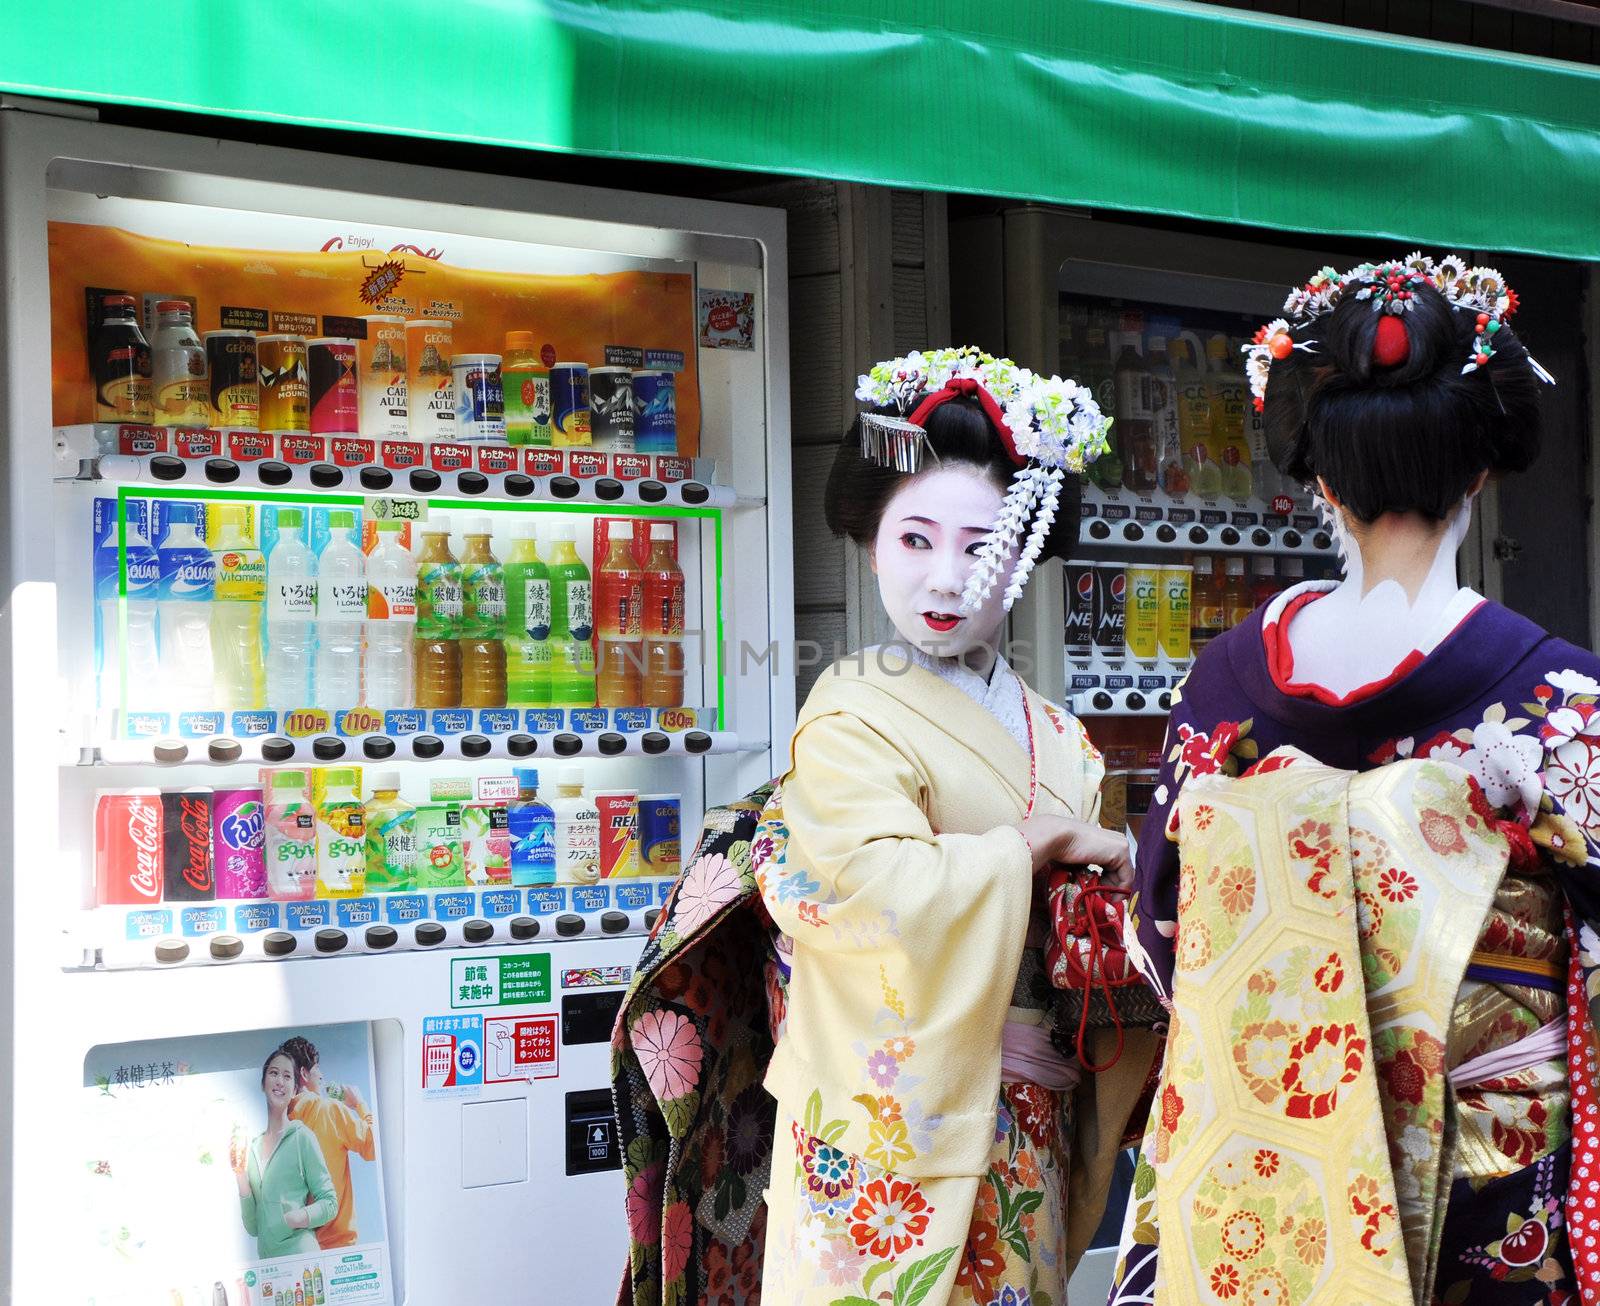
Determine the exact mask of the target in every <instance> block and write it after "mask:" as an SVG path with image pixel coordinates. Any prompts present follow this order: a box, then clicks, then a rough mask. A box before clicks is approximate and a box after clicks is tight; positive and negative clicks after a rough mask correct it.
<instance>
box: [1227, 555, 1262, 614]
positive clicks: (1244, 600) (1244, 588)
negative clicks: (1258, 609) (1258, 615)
mask: <svg viewBox="0 0 1600 1306" xmlns="http://www.w3.org/2000/svg"><path fill="white" fill-rule="evenodd" d="M1224 567H1225V568H1226V575H1225V577H1224V579H1223V582H1222V609H1223V611H1222V622H1223V628H1224V629H1225V630H1232V629H1233V628H1234V627H1235V626H1237V625H1238V624H1239V623H1240V622H1241V621H1243V620H1244V619H1245V618H1246V617H1248V616H1249V615H1250V613H1251V612H1252V611H1254V609H1255V605H1254V604H1253V603H1252V602H1251V601H1250V580H1249V578H1248V577H1247V576H1246V575H1245V574H1244V559H1243V558H1240V557H1233V558H1229V559H1227V561H1226V562H1225V563H1224Z"/></svg>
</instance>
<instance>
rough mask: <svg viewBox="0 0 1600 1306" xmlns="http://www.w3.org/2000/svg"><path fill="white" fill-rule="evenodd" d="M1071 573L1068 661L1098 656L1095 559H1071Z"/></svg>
mask: <svg viewBox="0 0 1600 1306" xmlns="http://www.w3.org/2000/svg"><path fill="white" fill-rule="evenodd" d="M1065 570H1066V575H1067V661H1069V662H1087V661H1089V660H1090V658H1092V657H1093V656H1094V563H1092V562H1085V561H1084V560H1083V559H1082V558H1077V559H1072V560H1069V561H1068V563H1067V565H1066V568H1065Z"/></svg>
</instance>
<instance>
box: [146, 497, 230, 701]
mask: <svg viewBox="0 0 1600 1306" xmlns="http://www.w3.org/2000/svg"><path fill="white" fill-rule="evenodd" d="M189 511H190V512H191V513H192V512H193V511H194V510H193V509H190V510H189ZM156 558H157V561H158V563H159V567H160V573H161V579H160V585H159V590H158V595H157V599H158V602H159V603H160V614H159V615H160V625H161V678H162V683H163V685H164V687H165V695H164V696H165V698H166V701H167V705H168V706H170V707H173V708H178V709H183V708H199V707H209V706H211V703H212V681H213V678H214V676H215V669H214V667H213V665H212V660H211V603H212V600H213V598H214V597H215V596H216V589H217V569H216V564H215V563H214V562H213V561H212V559H211V550H210V549H208V548H206V542H205V541H204V540H202V539H201V538H200V534H199V532H198V531H197V530H196V529H195V524H194V520H193V517H192V516H191V517H190V518H188V519H186V520H177V521H174V522H173V523H172V525H171V526H169V527H168V528H167V535H166V538H165V539H164V540H162V541H161V547H160V548H158V549H157V550H156Z"/></svg>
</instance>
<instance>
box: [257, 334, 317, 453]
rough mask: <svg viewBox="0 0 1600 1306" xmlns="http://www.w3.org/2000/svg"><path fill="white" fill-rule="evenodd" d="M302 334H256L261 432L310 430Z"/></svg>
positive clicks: (307, 379) (306, 373) (307, 380)
mask: <svg viewBox="0 0 1600 1306" xmlns="http://www.w3.org/2000/svg"><path fill="white" fill-rule="evenodd" d="M306 353H307V351H306V340H305V337H304V336H289V335H273V336H257V337H256V380H257V381H258V382H259V384H260V397H261V429H262V430H263V431H274V432H282V431H309V430H310V429H311V382H310V377H309V375H308V363H307V357H306Z"/></svg>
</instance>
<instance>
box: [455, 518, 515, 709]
mask: <svg viewBox="0 0 1600 1306" xmlns="http://www.w3.org/2000/svg"><path fill="white" fill-rule="evenodd" d="M464 534H465V545H464V547H463V549H462V551H461V594H462V618H461V633H462V640H461V702H462V705H463V706H465V707H504V706H505V705H506V646H505V644H504V642H503V641H504V639H505V633H506V578H505V570H504V568H502V567H501V565H500V560H499V559H498V558H496V557H495V556H494V550H493V548H492V547H491V545H490V540H489V519H488V518H487V517H469V518H468V519H467V526H466V531H465V532H464Z"/></svg>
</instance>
